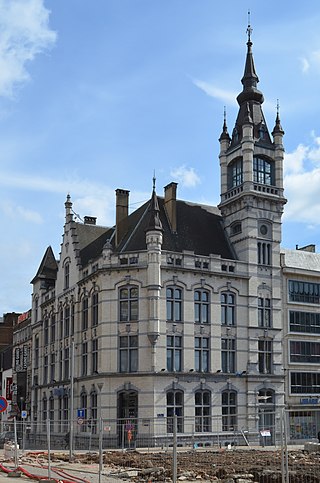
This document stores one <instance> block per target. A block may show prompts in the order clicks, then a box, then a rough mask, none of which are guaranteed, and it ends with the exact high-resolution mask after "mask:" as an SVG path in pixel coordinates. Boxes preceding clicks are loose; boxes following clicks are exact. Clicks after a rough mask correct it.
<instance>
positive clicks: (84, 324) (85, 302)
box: [82, 297, 89, 330]
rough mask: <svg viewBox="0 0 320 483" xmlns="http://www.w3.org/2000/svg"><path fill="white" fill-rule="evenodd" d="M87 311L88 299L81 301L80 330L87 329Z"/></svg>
mask: <svg viewBox="0 0 320 483" xmlns="http://www.w3.org/2000/svg"><path fill="white" fill-rule="evenodd" d="M88 311H89V300H88V297H86V298H84V299H83V300H82V330H87V329H88Z"/></svg>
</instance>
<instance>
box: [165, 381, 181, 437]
mask: <svg viewBox="0 0 320 483" xmlns="http://www.w3.org/2000/svg"><path fill="white" fill-rule="evenodd" d="M183 412H184V411H183V392H182V391H179V390H175V389H173V390H172V391H168V392H167V432H168V433H173V424H174V418H173V416H174V415H176V416H177V432H178V433H183Z"/></svg>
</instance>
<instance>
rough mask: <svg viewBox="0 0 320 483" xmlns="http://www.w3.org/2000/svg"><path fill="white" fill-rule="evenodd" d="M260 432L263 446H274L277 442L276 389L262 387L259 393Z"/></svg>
mask: <svg viewBox="0 0 320 483" xmlns="http://www.w3.org/2000/svg"><path fill="white" fill-rule="evenodd" d="M258 404H259V433H260V444H261V446H272V445H274V442H275V405H274V391H272V390H270V389H261V390H260V391H259V395H258Z"/></svg>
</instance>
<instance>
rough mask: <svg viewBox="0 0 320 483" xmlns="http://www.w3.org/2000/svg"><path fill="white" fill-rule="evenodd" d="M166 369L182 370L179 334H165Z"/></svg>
mask: <svg viewBox="0 0 320 483" xmlns="http://www.w3.org/2000/svg"><path fill="white" fill-rule="evenodd" d="M167 370H168V371H170V372H173V371H182V337H181V336H180V335H168V336H167Z"/></svg>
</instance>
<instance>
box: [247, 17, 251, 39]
mask: <svg viewBox="0 0 320 483" xmlns="http://www.w3.org/2000/svg"><path fill="white" fill-rule="evenodd" d="M250 15H251V12H250V10H248V27H247V34H248V42H251V34H252V28H251V25H250Z"/></svg>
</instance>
